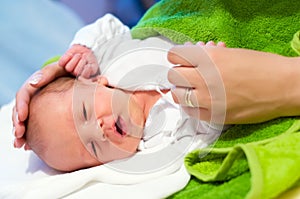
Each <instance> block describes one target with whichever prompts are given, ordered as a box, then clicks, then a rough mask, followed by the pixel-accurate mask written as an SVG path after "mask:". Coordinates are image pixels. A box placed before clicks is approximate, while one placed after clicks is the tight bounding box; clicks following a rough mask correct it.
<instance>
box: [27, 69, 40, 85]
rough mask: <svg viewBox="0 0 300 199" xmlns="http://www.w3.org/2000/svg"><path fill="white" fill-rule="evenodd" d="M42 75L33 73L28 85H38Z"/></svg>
mask: <svg viewBox="0 0 300 199" xmlns="http://www.w3.org/2000/svg"><path fill="white" fill-rule="evenodd" d="M42 77H43V74H42V73H41V72H38V73H35V74H34V75H32V77H31V78H30V80H29V84H33V85H35V84H37V83H39V81H40V80H41V79H42Z"/></svg>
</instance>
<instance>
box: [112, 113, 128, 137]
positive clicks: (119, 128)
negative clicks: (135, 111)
mask: <svg viewBox="0 0 300 199" xmlns="http://www.w3.org/2000/svg"><path fill="white" fill-rule="evenodd" d="M115 126H116V130H117V132H118V133H119V134H120V135H122V136H125V135H126V132H125V131H124V130H123V129H124V128H125V126H124V120H122V118H121V117H118V119H117V121H116V123H115Z"/></svg>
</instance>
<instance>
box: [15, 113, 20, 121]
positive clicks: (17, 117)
mask: <svg viewBox="0 0 300 199" xmlns="http://www.w3.org/2000/svg"><path fill="white" fill-rule="evenodd" d="M19 121H20V120H19V114H18V112H16V122H17V123H19Z"/></svg>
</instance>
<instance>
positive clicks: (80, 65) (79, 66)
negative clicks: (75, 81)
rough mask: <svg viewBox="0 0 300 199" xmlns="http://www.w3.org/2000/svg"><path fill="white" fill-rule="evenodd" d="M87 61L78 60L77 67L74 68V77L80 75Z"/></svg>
mask: <svg viewBox="0 0 300 199" xmlns="http://www.w3.org/2000/svg"><path fill="white" fill-rule="evenodd" d="M86 64H87V61H86V60H85V59H80V61H79V62H78V64H77V66H76V67H75V69H74V71H73V73H74V75H76V76H77V75H81V73H82V71H83V69H84V68H85V67H86Z"/></svg>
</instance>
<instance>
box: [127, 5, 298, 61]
mask: <svg viewBox="0 0 300 199" xmlns="http://www.w3.org/2000/svg"><path fill="white" fill-rule="evenodd" d="M299 30H300V1H299V0H289V1H287V0H247V1H245V0H161V1H160V2H159V3H157V4H155V5H154V6H153V7H152V8H151V9H150V10H149V11H148V12H147V13H146V14H145V15H144V16H143V17H142V19H141V20H140V21H139V23H138V24H137V25H136V26H135V27H133V29H132V31H131V32H132V35H133V37H134V38H140V39H143V38H147V37H149V36H157V35H164V36H166V37H167V38H170V39H171V40H172V41H174V42H176V43H184V42H186V41H194V42H196V41H205V42H207V41H210V40H213V41H224V42H225V43H226V44H227V46H228V47H241V48H249V49H254V50H261V51H266V52H273V53H278V54H281V55H287V56H296V55H298V54H299V50H296V51H294V49H300V48H299V47H300V46H299V37H298V38H295V39H296V40H297V41H298V42H294V43H295V44H297V45H298V47H291V41H292V39H293V36H294V34H295V33H296V32H298V31H299ZM297 53H298V54H297Z"/></svg>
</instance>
